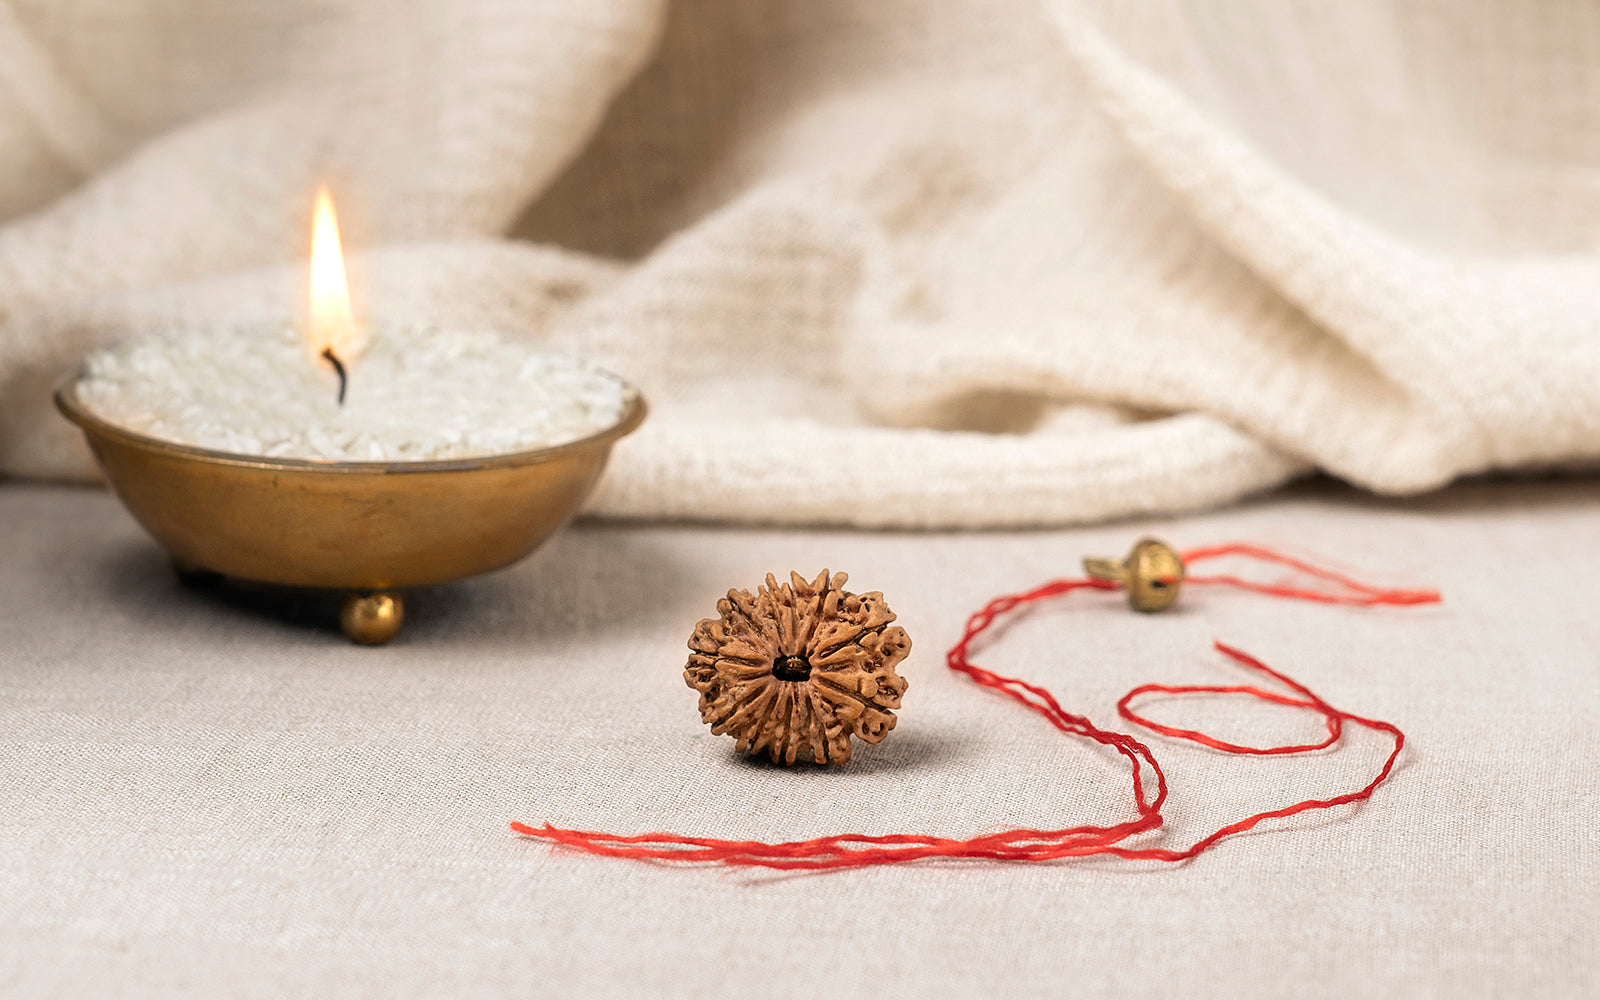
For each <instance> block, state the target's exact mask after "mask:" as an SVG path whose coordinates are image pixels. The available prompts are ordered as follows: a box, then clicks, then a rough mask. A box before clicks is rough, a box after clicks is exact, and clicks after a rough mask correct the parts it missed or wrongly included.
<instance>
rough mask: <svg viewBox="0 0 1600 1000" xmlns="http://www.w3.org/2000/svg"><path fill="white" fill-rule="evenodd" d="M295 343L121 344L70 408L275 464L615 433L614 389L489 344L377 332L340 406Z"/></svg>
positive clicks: (500, 342)
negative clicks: (284, 460) (286, 460)
mask: <svg viewBox="0 0 1600 1000" xmlns="http://www.w3.org/2000/svg"><path fill="white" fill-rule="evenodd" d="M338 393H339V382H338V378H337V376H336V375H335V374H334V372H333V369H332V367H331V366H329V365H326V364H316V363H314V362H313V361H311V360H308V358H307V354H306V347H305V340H304V337H303V335H302V333H301V332H300V331H299V330H297V329H295V328H293V327H285V328H283V329H280V330H262V329H253V330H238V331H228V332H227V333H225V334H218V333H207V334H199V333H178V334H169V335H165V336H160V337H151V338H145V339H140V340H134V341H130V342H127V343H124V344H120V345H117V346H115V347H112V348H110V349H107V350H104V351H101V352H99V353H97V354H94V355H92V356H91V357H90V358H89V360H88V363H87V375H86V377H85V378H84V379H83V380H82V381H81V382H80V383H79V384H78V398H79V399H80V400H81V401H82V403H83V404H84V406H85V407H86V408H88V409H89V410H90V411H91V412H93V413H94V414H95V415H96V416H99V417H100V418H101V419H103V420H106V421H108V422H110V423H112V424H116V425H118V426H121V427H125V428H127V429H129V430H132V431H136V432H138V433H141V434H145V435H148V436H150V437H155V438H160V439H162V440H166V441H172V442H175V443H178V444H185V445H192V446H196V447H200V448H208V449H213V450H216V451H226V452H233V453H236V454H242V455H259V456H267V457H273V458H304V459H323V460H329V461H357V462H405V461H429V460H437V459H456V458H478V457H484V456H490V455H499V454H506V453H510V452H517V451H527V450H531V449H535V448H544V447H549V446H552V445H558V444H564V443H567V442H570V441H576V440H579V439H581V438H584V437H587V436H589V435H590V434H594V433H596V432H598V431H601V430H604V429H605V428H607V427H610V426H611V425H613V424H615V423H616V422H617V420H618V419H619V418H620V417H621V416H622V413H623V411H624V410H625V409H626V408H627V406H628V404H629V403H630V402H631V390H629V389H628V388H627V387H626V386H625V385H624V384H623V383H622V382H621V380H619V379H617V378H615V377H614V376H612V375H609V374H607V373H606V372H603V371H601V370H599V369H597V368H595V367H593V366H592V365H589V364H587V363H586V362H583V361H580V360H578V359H576V358H572V357H568V356H566V355H560V354H550V353H544V352H541V351H538V350H536V349H534V348H532V347H529V346H528V345H524V344H519V343H516V342H513V341H508V340H505V339H503V338H501V337H499V336H496V335H495V334H492V333H485V332H474V331H458V330H440V329H435V328H428V327H408V326H393V327H383V326H379V327H377V328H375V329H373V330H372V331H371V336H370V339H369V341H368V344H367V348H366V350H365V351H364V352H363V353H362V354H361V355H360V357H359V358H356V359H352V360H351V362H350V364H349V385H348V389H347V392H346V395H345V401H344V403H343V405H341V404H340V403H339V401H338Z"/></svg>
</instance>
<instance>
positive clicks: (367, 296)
mask: <svg viewBox="0 0 1600 1000" xmlns="http://www.w3.org/2000/svg"><path fill="white" fill-rule="evenodd" d="M324 181H326V182H327V183H329V184H330V185H331V186H332V188H333V190H334V192H335V194H336V196H337V197H338V199H339V203H340V208H341V216H342V217H343V219H344V221H345V228H346V234H345V235H346V241H347V244H348V245H349V246H350V248H351V249H352V251H353V253H354V256H353V259H352V263H351V269H352V277H353V280H354V281H355V293H356V295H357V299H358V310H359V311H360V312H361V313H362V314H363V315H364V317H365V318H366V319H367V320H368V322H369V323H370V324H371V325H372V327H373V329H374V331H375V335H379V336H381V330H382V326H383V324H385V323H396V322H425V323H431V324H437V325H439V326H468V327H493V328H497V329H501V330H504V331H506V332H507V333H508V334H510V335H513V336H518V337H525V338H529V339H531V340H533V341H536V342H539V343H542V344H548V345H549V346H551V347H552V348H555V349H559V350H563V351H571V352H577V353H581V354H584V355H588V356H592V357H594V358H596V359H597V360H599V361H600V362H601V363H603V364H605V365H607V366H608V367H611V368H613V369H615V370H617V371H619V372H620V373H622V374H625V375H626V376H627V377H629V378H630V379H631V380H632V381H634V382H635V383H637V384H638V385H639V386H640V387H641V388H642V389H643V391H644V392H645V394H646V395H647V397H649V399H650V401H651V403H652V410H653V412H652V415H651V418H650V420H649V421H648V422H647V423H646V425H645V427H644V428H643V429H641V430H640V432H639V433H638V434H637V435H635V436H634V437H632V438H629V439H628V440H627V441H625V442H624V443H623V444H622V445H620V446H619V447H618V449H617V451H616V453H615V455H614V458H613V462H612V466H611V469H610V472H609V473H608V475H607V478H606V480H605V482H604V484H603V486H602V488H601V489H600V490H599V491H598V492H597V494H596V495H595V497H594V499H593V502H592V505H591V509H592V510H593V511H595V512H597V513H601V514H605V515H612V516H625V517H648V518H696V519H711V520H726V521H743V522H785V523H800V524H806V523H834V524H849V525H862V526H904V527H935V526H937V527H980V526H1006V525H1009V526H1018V525H1043V524H1062V523H1070V522H1078V521H1086V520H1093V519H1101V518H1108V517H1116V516H1121V515H1127V514H1132V513H1137V512H1144V511H1163V510H1179V509H1185V508H1193V507H1198V506H1202V505H1209V504H1214V503H1218V502H1222V501H1226V500H1229V499H1231V498H1235V497H1238V496H1240V495H1243V494H1246V493H1249V492H1253V491H1259V490H1263V489H1267V488H1270V487H1272V486H1274V485H1276V484H1279V483H1281V482H1284V481H1285V480H1287V479H1290V478H1292V477H1295V476H1298V475H1301V474H1304V473H1306V472H1308V471H1310V470H1312V469H1321V470H1323V471H1325V472H1327V473H1329V474H1331V475H1333V476H1336V477H1339V478H1341V479H1344V480H1346V481H1348V482H1350V483H1353V484H1355V485H1357V486H1360V487H1362V488H1365V489H1369V490H1373V491H1377V492H1382V493H1412V492H1418V491H1424V490H1428V489H1431V488H1434V487H1437V486H1440V485H1442V484H1444V483H1446V482H1448V481H1450V480H1451V479H1453V478H1456V477H1459V476H1463V475H1468V474H1472V473H1478V472H1483V471H1487V470H1496V469H1529V468H1548V467H1573V466H1592V465H1594V464H1595V463H1596V459H1597V458H1600V255H1597V249H1600V225H1597V224H1596V223H1597V220H1600V8H1597V7H1595V6H1592V5H1587V4H1578V3H1566V2H1561V3H1541V4H1527V3H1519V2H1516V0H1462V2H1458V3H1450V4H1414V3H1401V2H1398V0H1387V2H1386V0H1352V2H1348V3H1339V4H1328V3H1314V2H1309V0H1306V2H1300V0H1291V2H1287V3H1286V2H1281V0H1234V2H1230V3H1225V4H1219V3H1209V2H1198V0H1190V2H1183V0H1151V2H1147V3H1124V2H1121V0H1099V2H1096V3H1082V2H1066V0H1049V2H1038V0H938V2H934V0H874V2H872V3H861V2H858V0H674V2H671V3H670V4H669V3H666V2H663V0H609V2H605V3H593V2H587V0H532V2H510V0H460V2H454V3H450V4H423V5H417V4H401V3H377V2H368V3H359V2H355V0H319V2H315V3H313V2H310V0H294V2H284V3H273V4H240V5H217V4H205V3H200V2H197V0H3V2H0V472H4V473H8V474H12V475H19V476H31V477H52V478H88V477H91V476H92V475H93V466H92V463H91V462H90V460H89V457H88V454H87V452H86V450H85V449H84V447H83V446H82V444H81V443H80V442H79V441H78V440H77V439H76V438H75V436H74V432H73V431H72V428H71V427H70V426H69V425H67V424H66V423H65V422H64V421H62V420H61V419H60V418H59V417H57V416H56V415H55V414H54V413H53V412H52V410H51V408H50V404H49V389H50V386H51V384H52V383H53V382H54V380H56V379H57V378H59V377H60V376H61V375H62V374H63V373H64V372H66V371H68V370H69V369H70V368H71V367H72V366H73V365H74V364H75V363H76V362H77V361H78V360H79V359H80V358H81V357H82V356H83V355H84V353H85V352H87V351H89V350H91V349H93V348H94V347H96V346H97V345H100V344H103V343H106V342H108V341H110V340H113V339H115V338H118V337H126V336H138V335H140V334H141V333H144V332H148V331H151V330H158V329H165V328H172V327H178V326H181V327H194V328H197V329H202V330H210V331H215V333H216V335H217V336H219V337H221V336H230V337H231V336H248V335H250V331H251V330H252V329H262V328H269V329H270V328H272V327H274V326H275V325H281V324H283V323H286V322H295V321H297V320H298V318H299V317H300V315H301V313H302V310H303V309H304V298H305V292H304V287H303V272H304V266H305V265H304V259H305V254H306V249H307V243H308V238H307V231H308V224H307V219H308V214H309V207H310V202H311V194H312V192H313V191H314V189H315V187H316V185H317V184H318V183H319V182H324ZM354 377H355V378H357V379H359V371H357V372H356V374H355V376H354ZM441 377H447V373H445V374H443V375H442V376H441ZM462 391H463V392H469V393H470V392H471V391H472V387H471V386H463V387H462Z"/></svg>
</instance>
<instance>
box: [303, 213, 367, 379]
mask: <svg viewBox="0 0 1600 1000" xmlns="http://www.w3.org/2000/svg"><path fill="white" fill-rule="evenodd" d="M363 340H364V338H363V337H362V334H361V330H360V328H358V327H357V326H356V319H355V314H354V313H353V312H352V311H351V308H350V285H349V282H347V281H346V280H345V273H344V251H343V250H342V249H341V247H340V243H339V217H338V216H337V215H335V214H334V211H333V195H331V194H329V193H328V189H327V188H326V187H322V188H318V189H317V201H316V205H315V207H314V208H313V210H312V222H311V322H310V323H309V324H308V326H307V328H306V347H307V348H308V349H309V350H310V352H311V354H312V355H313V356H314V357H316V358H317V359H319V363H324V364H325V363H326V355H327V352H330V351H331V352H332V353H333V354H334V355H336V356H337V357H339V358H342V359H343V360H344V362H345V363H346V364H348V363H349V361H350V359H351V358H353V357H355V355H357V354H359V353H360V351H361V347H362V345H363Z"/></svg>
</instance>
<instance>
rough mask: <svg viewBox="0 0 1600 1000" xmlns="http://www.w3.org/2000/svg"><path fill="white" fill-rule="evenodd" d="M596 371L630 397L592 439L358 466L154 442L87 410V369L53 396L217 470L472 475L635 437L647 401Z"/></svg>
mask: <svg viewBox="0 0 1600 1000" xmlns="http://www.w3.org/2000/svg"><path fill="white" fill-rule="evenodd" d="M594 370H595V371H597V372H599V373H600V374H601V375H604V376H605V377H607V378H610V379H613V380H615V381H616V382H618V383H619V384H621V386H622V388H623V389H624V390H625V391H626V393H627V395H628V405H627V408H626V409H625V410H623V412H622V416H621V417H619V418H618V419H617V421H616V422H615V423H613V424H612V425H611V426H609V427H605V428H602V429H601V430H598V431H596V432H595V433H593V434H590V435H588V436H587V437H582V438H578V439H577V440H575V441H567V442H564V443H562V444H557V445H551V446H549V447H546V448H531V449H528V450H526V451H508V452H501V453H499V454H495V455H477V456H469V457H464V458H446V459H425V460H422V461H414V462H408V461H378V462H373V461H359V462H358V461H344V460H342V459H315V458H276V457H272V456H267V455H244V454H240V453H238V452H231V451H217V450H215V449H211V448H201V447H198V446H196V445H188V444H180V443H179V442H176V441H169V440H166V439H164V438H158V437H152V436H150V435H148V434H142V433H140V432H139V431H135V430H130V429H128V428H126V427H123V426H121V425H119V424H114V423H112V422H110V421H109V420H106V419H105V418H104V417H101V416H98V415H96V414H95V413H94V412H93V411H91V410H90V409H89V408H88V407H87V406H85V405H84V403H83V400H81V399H79V398H78V383H79V382H81V381H82V380H83V379H85V378H86V377H88V368H87V366H86V365H79V366H78V367H77V368H76V369H74V370H73V371H72V372H71V373H69V374H68V375H67V376H66V377H64V378H63V379H62V380H61V381H60V382H58V383H57V384H56V388H55V392H54V397H55V404H56V409H58V410H60V411H61V413H62V415H63V416H65V417H66V418H67V419H68V420H70V421H72V422H73V423H75V424H77V425H78V426H79V427H81V428H83V429H84V430H85V431H87V432H89V433H91V434H96V435H99V436H101V437H107V438H111V439H113V440H116V441H120V442H122V443H124V444H129V445H133V446H134V447H137V448H143V449H145V450H147V451H154V452H160V453H163V454H166V455H170V456H173V457H175V458H184V459H189V460H192V461H197V462H207V463H210V464H213V465H231V466H238V467H243V468H250V469H267V470H273V471H283V472H314V473H315V472H321V473H329V474H334V475H362V474H365V475H374V474H379V475H387V474H391V473H427V472H468V471H472V470H476V469H504V468H513V467H516V466H523V465H534V464H537V463H539V462H550V461H554V460H556V459H558V458H561V457H563V456H566V455H569V454H572V453H573V452H577V451H585V450H588V449H590V448H593V447H595V446H596V445H606V444H610V443H611V442H614V441H616V440H617V439H618V438H621V437H623V436H625V435H627V434H630V433H632V432H633V431H634V429H635V428H637V427H638V426H639V424H640V423H642V422H643V421H644V418H645V415H646V414H647V413H648V412H649V409H650V408H649V405H648V404H647V403H646V402H645V399H644V395H643V393H641V392H639V390H638V389H637V388H636V387H635V386H634V385H633V384H632V383H630V382H629V381H628V380H627V379H625V378H623V377H622V376H620V375H617V374H616V373H614V372H610V371H607V370H606V369H604V368H598V367H596V368H595V369H594Z"/></svg>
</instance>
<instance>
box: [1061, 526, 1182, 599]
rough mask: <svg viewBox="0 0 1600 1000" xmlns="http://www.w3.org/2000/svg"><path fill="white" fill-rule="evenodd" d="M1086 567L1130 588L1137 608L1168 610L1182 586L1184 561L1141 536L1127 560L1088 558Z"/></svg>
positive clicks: (1100, 577)
mask: <svg viewBox="0 0 1600 1000" xmlns="http://www.w3.org/2000/svg"><path fill="white" fill-rule="evenodd" d="M1083 570H1084V572H1086V573H1088V574H1089V575H1090V576H1092V577H1094V578H1095V579H1096V580H1109V581H1110V582H1112V583H1114V584H1116V585H1117V586H1119V587H1122V588H1123V589H1125V590H1127V592H1128V606H1129V607H1131V608H1133V610H1135V611H1165V610H1166V609H1168V608H1170V607H1172V604H1173V602H1174V601H1176V600H1177V599H1178V591H1179V590H1180V589H1182V587H1183V560H1182V559H1179V558H1178V554H1177V553H1176V552H1174V551H1172V547H1171V546H1169V545H1167V544H1166V543H1165V542H1160V541H1157V540H1156V539H1154V538H1141V539H1140V540H1139V542H1138V544H1136V545H1135V546H1134V547H1133V551H1132V552H1129V553H1128V558H1126V559H1085V560H1084V561H1083Z"/></svg>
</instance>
